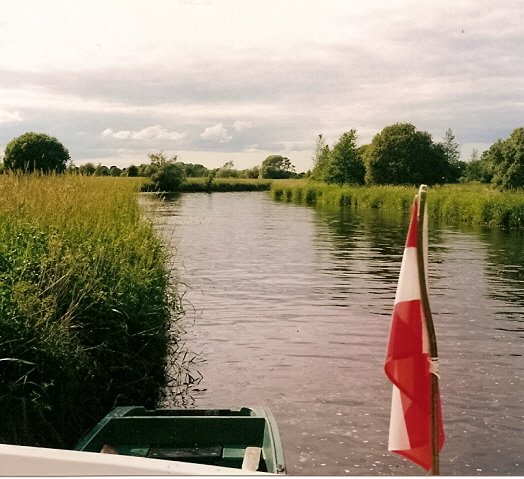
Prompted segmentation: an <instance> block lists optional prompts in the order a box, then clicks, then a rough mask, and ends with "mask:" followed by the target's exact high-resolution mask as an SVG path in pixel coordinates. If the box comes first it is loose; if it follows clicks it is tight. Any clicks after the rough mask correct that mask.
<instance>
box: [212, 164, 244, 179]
mask: <svg viewBox="0 0 524 479" xmlns="http://www.w3.org/2000/svg"><path fill="white" fill-rule="evenodd" d="M234 166H235V165H234V164H233V162H232V161H228V162H226V163H224V166H222V167H221V168H219V169H218V170H217V172H216V174H215V177H216V178H238V170H235V169H233V167H234Z"/></svg>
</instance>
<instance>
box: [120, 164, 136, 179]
mask: <svg viewBox="0 0 524 479" xmlns="http://www.w3.org/2000/svg"><path fill="white" fill-rule="evenodd" d="M122 175H123V176H127V177H130V178H131V177H133V178H135V177H137V176H138V168H137V167H136V166H135V165H129V166H128V167H127V168H126V169H125V170H123V171H122Z"/></svg>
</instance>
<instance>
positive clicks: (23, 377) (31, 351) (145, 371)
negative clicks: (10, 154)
mask: <svg viewBox="0 0 524 479" xmlns="http://www.w3.org/2000/svg"><path fill="white" fill-rule="evenodd" d="M142 181H143V180H140V179H125V178H95V177H85V176H81V175H67V176H33V175H24V176H19V175H18V176H17V175H9V174H8V175H2V177H0V191H1V192H2V194H1V195H0V219H1V221H0V337H1V338H2V341H1V342H0V368H1V374H2V381H1V383H0V404H1V406H2V410H3V411H4V414H2V416H0V441H1V442H6V443H18V444H27V445H45V446H54V447H70V446H71V445H73V444H74V443H76V441H78V439H79V438H80V437H81V436H82V435H83V434H84V433H85V430H86V429H88V428H90V427H92V426H93V425H94V424H95V423H96V422H97V421H98V420H99V419H100V417H102V416H103V415H104V414H106V413H107V412H108V411H109V410H111V408H113V407H114V406H117V405H133V404H144V405H148V406H150V407H153V406H154V405H155V404H156V403H157V401H158V400H159V398H160V395H161V389H162V388H163V387H164V386H165V385H166V380H167V376H166V374H167V365H166V354H167V353H168V350H169V348H170V347H171V346H170V336H169V335H170V327H172V326H171V325H172V322H171V314H170V313H171V308H172V306H174V303H173V302H172V298H173V297H172V296H171V293H170V289H169V288H170V286H169V277H168V272H167V271H166V269H165V264H166V261H167V258H166V254H165V252H164V249H163V247H162V245H161V243H160V241H159V240H158V238H157V237H156V236H155V234H154V230H153V226H152V225H151V223H150V222H145V221H143V220H142V219H141V210H140V209H139V206H138V203H137V200H136V192H137V190H138V188H139V187H140V185H141V183H142ZM172 344H174V343H172ZM175 346H176V345H175Z"/></svg>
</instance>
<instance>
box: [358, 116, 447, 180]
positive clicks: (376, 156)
mask: <svg viewBox="0 0 524 479" xmlns="http://www.w3.org/2000/svg"><path fill="white" fill-rule="evenodd" d="M365 164H366V175H365V179H366V183H368V184H379V185H419V184H427V185H434V184H437V183H444V182H445V181H446V179H447V175H448V171H449V169H448V168H449V167H448V165H449V163H448V162H447V161H446V156H445V153H444V150H443V148H442V146H441V145H438V144H435V143H433V140H432V138H431V135H430V134H429V133H427V132H425V131H417V129H416V128H415V126H413V125H412V124H410V123H395V124H394V125H391V126H386V127H385V128H384V129H383V130H382V131H381V132H380V133H378V134H376V135H375V136H374V137H373V141H372V142H371V145H370V146H369V147H368V148H367V149H366V155H365Z"/></svg>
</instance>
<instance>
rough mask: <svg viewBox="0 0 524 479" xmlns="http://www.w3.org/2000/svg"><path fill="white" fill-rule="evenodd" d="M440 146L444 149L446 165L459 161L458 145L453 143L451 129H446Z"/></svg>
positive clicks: (453, 137)
mask: <svg viewBox="0 0 524 479" xmlns="http://www.w3.org/2000/svg"><path fill="white" fill-rule="evenodd" d="M441 145H442V147H443V148H444V154H445V155H446V159H447V160H448V163H456V162H458V161H459V160H460V149H459V144H458V143H457V142H456V141H455V136H454V135H453V131H451V128H448V129H447V131H446V133H445V135H444V141H443V142H442V143H441Z"/></svg>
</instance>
